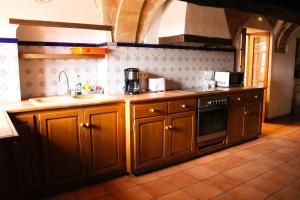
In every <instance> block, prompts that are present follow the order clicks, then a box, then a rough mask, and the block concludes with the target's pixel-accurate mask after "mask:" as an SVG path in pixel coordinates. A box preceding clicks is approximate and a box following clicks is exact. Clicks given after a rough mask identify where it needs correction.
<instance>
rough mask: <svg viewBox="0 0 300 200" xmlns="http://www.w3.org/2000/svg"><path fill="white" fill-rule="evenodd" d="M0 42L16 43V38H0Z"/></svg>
mask: <svg viewBox="0 0 300 200" xmlns="http://www.w3.org/2000/svg"><path fill="white" fill-rule="evenodd" d="M0 43H18V40H17V39H16V38H0Z"/></svg>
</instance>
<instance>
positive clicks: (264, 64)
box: [242, 28, 270, 122]
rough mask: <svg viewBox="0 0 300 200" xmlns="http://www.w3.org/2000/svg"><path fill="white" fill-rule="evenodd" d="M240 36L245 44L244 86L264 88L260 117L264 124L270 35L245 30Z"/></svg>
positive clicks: (260, 31)
mask: <svg viewBox="0 0 300 200" xmlns="http://www.w3.org/2000/svg"><path fill="white" fill-rule="evenodd" d="M242 34H245V35H244V36H242V37H243V38H244V42H245V44H244V47H245V50H244V51H245V52H244V55H245V56H244V59H245V61H244V63H245V66H244V72H245V85H246V86H256V87H264V88H265V89H264V102H263V115H262V121H263V122H264V120H265V111H266V105H267V86H268V70H269V50H270V33H269V32H267V31H264V30H258V29H252V28H245V29H243V32H242Z"/></svg>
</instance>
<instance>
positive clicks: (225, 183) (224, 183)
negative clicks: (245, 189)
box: [204, 174, 242, 191]
mask: <svg viewBox="0 0 300 200" xmlns="http://www.w3.org/2000/svg"><path fill="white" fill-rule="evenodd" d="M204 182H206V183H208V184H209V185H212V186H214V187H215V188H218V189H219V190H222V191H226V190H229V189H231V188H233V187H236V186H238V185H239V184H241V183H242V182H241V181H239V180H237V179H234V178H232V177H229V176H225V175H223V174H219V175H217V176H213V177H210V178H208V179H206V180H205V181H204Z"/></svg>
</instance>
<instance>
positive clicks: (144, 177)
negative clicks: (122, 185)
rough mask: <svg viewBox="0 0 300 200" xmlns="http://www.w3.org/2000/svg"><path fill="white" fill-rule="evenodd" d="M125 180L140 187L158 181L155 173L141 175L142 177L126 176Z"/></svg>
mask: <svg viewBox="0 0 300 200" xmlns="http://www.w3.org/2000/svg"><path fill="white" fill-rule="evenodd" d="M127 178H128V179H129V180H130V181H131V182H133V183H135V184H137V185H141V184H144V183H147V182H150V181H154V180H156V179H159V176H157V174H156V173H149V174H143V175H140V176H128V177H127Z"/></svg>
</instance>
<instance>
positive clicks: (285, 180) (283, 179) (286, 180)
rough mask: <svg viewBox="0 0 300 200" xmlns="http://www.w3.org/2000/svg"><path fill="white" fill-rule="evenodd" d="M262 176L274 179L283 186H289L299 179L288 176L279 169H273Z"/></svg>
mask: <svg viewBox="0 0 300 200" xmlns="http://www.w3.org/2000/svg"><path fill="white" fill-rule="evenodd" d="M262 176H263V177H265V178H267V179H272V180H274V181H277V182H279V183H281V184H283V185H288V184H290V183H292V182H293V181H295V180H296V179H297V177H296V176H294V175H291V174H287V173H285V172H282V171H279V170H277V169H272V170H270V171H268V172H266V173H265V174H263V175H262Z"/></svg>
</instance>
